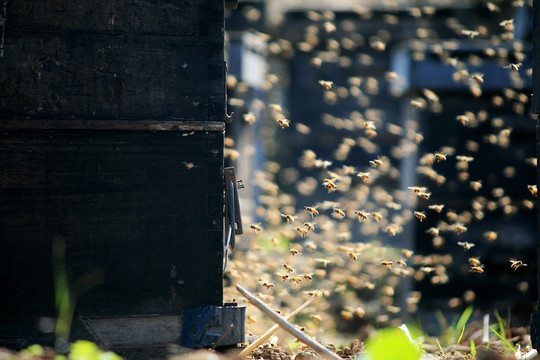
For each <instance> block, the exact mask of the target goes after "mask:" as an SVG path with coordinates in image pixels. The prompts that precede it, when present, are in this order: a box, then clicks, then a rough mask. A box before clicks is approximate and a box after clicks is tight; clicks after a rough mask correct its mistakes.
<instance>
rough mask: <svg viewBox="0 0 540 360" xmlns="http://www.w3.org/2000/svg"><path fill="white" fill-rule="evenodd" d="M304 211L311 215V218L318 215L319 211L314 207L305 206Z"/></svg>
mask: <svg viewBox="0 0 540 360" xmlns="http://www.w3.org/2000/svg"><path fill="white" fill-rule="evenodd" d="M306 211H307V212H308V213H309V214H310V215H311V217H312V218H313V217H315V216H317V215H319V211H318V210H317V208H316V207H312V206H306Z"/></svg>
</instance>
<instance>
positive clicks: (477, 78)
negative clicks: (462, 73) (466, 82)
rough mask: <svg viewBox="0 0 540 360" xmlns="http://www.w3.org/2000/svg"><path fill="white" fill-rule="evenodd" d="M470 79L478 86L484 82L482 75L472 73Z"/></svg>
mask: <svg viewBox="0 0 540 360" xmlns="http://www.w3.org/2000/svg"><path fill="white" fill-rule="evenodd" d="M471 77H472V79H473V80H474V81H476V82H477V83H479V84H482V83H483V82H484V74H480V73H474V74H472V75H471Z"/></svg>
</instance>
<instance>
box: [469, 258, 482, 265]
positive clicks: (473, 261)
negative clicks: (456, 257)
mask: <svg viewBox="0 0 540 360" xmlns="http://www.w3.org/2000/svg"><path fill="white" fill-rule="evenodd" d="M469 264H470V265H471V266H479V265H482V263H481V262H480V259H479V258H477V257H470V258H469Z"/></svg>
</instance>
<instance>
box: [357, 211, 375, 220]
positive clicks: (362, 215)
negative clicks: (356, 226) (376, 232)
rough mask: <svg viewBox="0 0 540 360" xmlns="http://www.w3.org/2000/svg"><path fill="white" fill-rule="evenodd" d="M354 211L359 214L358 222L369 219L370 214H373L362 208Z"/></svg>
mask: <svg viewBox="0 0 540 360" xmlns="http://www.w3.org/2000/svg"><path fill="white" fill-rule="evenodd" d="M354 213H355V214H356V216H358V222H362V221H364V220H367V218H368V216H369V215H371V214H370V213H368V212H365V211H361V210H355V211H354Z"/></svg>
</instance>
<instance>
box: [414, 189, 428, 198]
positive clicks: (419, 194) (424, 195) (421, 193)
mask: <svg viewBox="0 0 540 360" xmlns="http://www.w3.org/2000/svg"><path fill="white" fill-rule="evenodd" d="M416 195H418V196H419V197H421V198H423V199H429V198H430V197H431V193H426V192H423V191H420V192H418V193H417V194H416Z"/></svg>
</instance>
